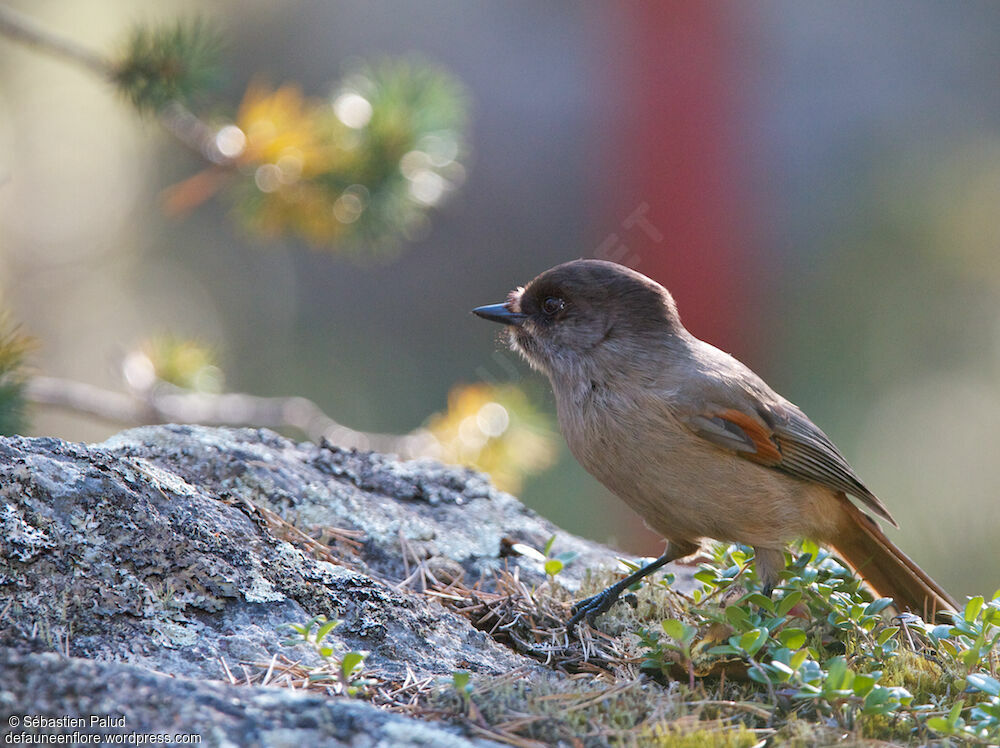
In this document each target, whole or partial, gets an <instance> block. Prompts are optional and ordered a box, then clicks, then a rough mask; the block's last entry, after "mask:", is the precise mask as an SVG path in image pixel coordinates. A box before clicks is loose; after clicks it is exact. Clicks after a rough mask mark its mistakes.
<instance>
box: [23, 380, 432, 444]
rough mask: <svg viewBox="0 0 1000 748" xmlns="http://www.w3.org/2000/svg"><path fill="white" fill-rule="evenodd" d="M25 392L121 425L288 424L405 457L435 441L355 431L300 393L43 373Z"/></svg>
mask: <svg viewBox="0 0 1000 748" xmlns="http://www.w3.org/2000/svg"><path fill="white" fill-rule="evenodd" d="M25 396H26V398H27V400H28V402H31V403H34V404H35V405H41V406H47V407H53V408H61V409H63V410H68V411H71V412H74V413H83V414H86V415H89V416H93V417H95V418H100V419H101V420H104V421H110V422H112V423H116V424H122V425H130V426H139V425H146V424H152V423H199V424H203V425H206V426H257V427H264V428H272V429H289V428H292V429H296V430H298V431H300V432H302V433H303V434H305V436H306V437H307V438H308V439H311V440H314V441H319V440H320V439H322V438H325V439H327V440H329V441H330V442H332V443H334V444H336V445H338V446H342V447H347V448H352V447H353V448H356V449H374V450H376V451H378V452H387V453H393V454H397V455H399V456H400V457H402V458H404V459H410V458H414V457H419V456H422V455H426V454H428V451H429V448H430V446H431V445H432V444H433V441H434V437H433V436H432V435H431V434H430V433H429V432H427V431H425V430H423V429H418V430H416V431H413V432H411V433H410V434H402V435H400V434H373V433H368V432H365V431H357V430H355V429H352V428H350V427H348V426H344V425H343V424H341V423H338V422H337V421H335V420H333V419H332V418H330V416H328V415H327V414H326V413H324V412H323V411H322V410H321V409H320V407H319V406H318V405H316V403H314V402H313V401H312V400H308V399H306V398H304V397H258V396H256V395H248V394H245V393H235V392H234V393H225V394H220V395H213V394H209V393H204V392H189V391H186V390H181V389H179V388H175V387H169V386H167V385H163V384H161V385H159V386H157V387H154V388H153V389H151V390H149V391H148V392H147V393H144V394H143V395H142V396H140V395H136V394H130V393H125V392H113V391H111V390H106V389H104V388H102V387H97V386H95V385H92V384H87V383H85V382H76V381H73V380H71V379H61V378H58V377H45V376H37V377H32V378H31V379H29V380H28V382H27V386H26V388H25Z"/></svg>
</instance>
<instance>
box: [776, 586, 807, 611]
mask: <svg viewBox="0 0 1000 748" xmlns="http://www.w3.org/2000/svg"><path fill="white" fill-rule="evenodd" d="M801 599H802V593H801V592H800V591H799V590H792V591H791V592H789V593H788V594H787V595H785V596H784V597H783V598H781V600H779V601H778V606H777V609H776V612H777V614H778V615H779V616H786V615H788V613H789V611H791V609H792V608H794V607H795V606H796V605H797V604H798V602H799V600H801Z"/></svg>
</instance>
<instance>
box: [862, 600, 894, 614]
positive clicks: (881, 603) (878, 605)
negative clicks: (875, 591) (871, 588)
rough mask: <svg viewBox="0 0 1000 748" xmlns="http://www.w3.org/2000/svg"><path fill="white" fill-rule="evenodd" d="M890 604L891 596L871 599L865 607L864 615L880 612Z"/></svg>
mask: <svg viewBox="0 0 1000 748" xmlns="http://www.w3.org/2000/svg"><path fill="white" fill-rule="evenodd" d="M890 605H892V598H891V597H880V598H879V599H878V600H872V601H871V602H870V603H868V605H867V606H866V607H865V615H866V616H873V615H876V614H877V613H881V612H882V611H883V610H885V609H886V608H888V607H889V606H890Z"/></svg>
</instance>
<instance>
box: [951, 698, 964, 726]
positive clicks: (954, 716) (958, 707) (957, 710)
mask: <svg viewBox="0 0 1000 748" xmlns="http://www.w3.org/2000/svg"><path fill="white" fill-rule="evenodd" d="M963 706H965V699H959V700H958V701H956V702H955V706H953V707H952V708H951V711H950V712H948V723H949V724H952V725H955V724H958V720H959V718H960V717H961V716H962V707H963Z"/></svg>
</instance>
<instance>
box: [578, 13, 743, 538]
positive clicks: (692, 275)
mask: <svg viewBox="0 0 1000 748" xmlns="http://www.w3.org/2000/svg"><path fill="white" fill-rule="evenodd" d="M618 7H619V8H620V12H621V13H622V14H623V17H622V19H621V24H620V26H619V29H620V30H621V33H622V36H621V38H620V39H619V40H618V41H619V43H620V44H621V49H625V50H628V51H627V52H626V53H624V54H623V55H622V56H621V57H620V58H619V60H618V63H619V67H618V68H617V70H616V71H615V72H616V77H617V80H614V81H610V83H611V84H612V85H614V86H615V89H614V91H613V94H614V95H615V96H616V97H617V98H618V100H619V105H620V107H621V109H620V111H621V112H623V113H624V119H620V120H618V121H617V122H616V123H615V124H616V125H617V126H618V127H620V130H619V132H621V133H622V138H621V140H620V142H619V143H618V145H617V148H616V150H615V152H614V153H613V154H612V155H613V160H611V161H610V163H609V164H608V165H607V168H608V169H610V170H611V179H610V182H612V183H613V184H615V185H617V188H616V189H615V190H614V192H613V193H612V194H613V195H614V202H613V203H612V204H611V205H610V206H607V207H610V208H611V209H612V210H614V211H615V213H614V214H612V215H611V216H609V215H608V214H607V213H606V212H605V213H603V215H604V217H605V219H608V218H610V219H611V220H616V219H617V221H621V217H622V216H627V217H628V218H626V219H625V221H624V222H621V228H620V229H619V230H617V231H616V232H615V236H616V237H617V239H616V241H610V240H609V241H608V242H605V243H604V244H603V245H602V246H601V248H600V249H599V251H598V253H597V256H605V257H606V258H607V259H613V260H617V261H620V262H623V263H625V264H627V265H630V266H631V267H634V268H635V269H637V270H639V271H641V272H643V273H645V274H646V275H649V276H650V277H652V278H654V279H656V280H658V281H660V282H661V283H663V284H664V285H665V286H666V287H667V288H669V289H670V291H671V293H673V294H674V297H675V298H676V299H677V303H678V306H679V308H680V312H681V316H682V318H683V319H684V323H685V325H686V326H687V327H688V329H690V330H691V331H692V332H693V333H694V334H695V335H697V336H698V337H700V338H703V339H706V340H708V341H710V342H711V343H713V344H714V345H716V346H718V347H720V348H722V349H723V350H727V351H730V352H732V353H733V354H734V355H736V356H737V357H738V358H744V359H751V360H752V359H753V358H754V357H753V356H752V348H753V342H754V341H755V340H756V339H758V335H757V334H754V330H753V329H752V328H751V324H752V322H753V318H754V317H755V315H753V314H748V313H746V311H745V310H752V309H754V308H755V307H756V304H755V301H756V295H757V288H756V287H755V286H756V283H755V281H756V279H757V277H758V276H757V273H756V272H755V268H754V267H753V265H754V254H753V247H752V245H751V242H752V239H753V236H754V232H753V231H752V230H751V226H750V222H749V219H748V216H749V211H748V210H747V209H746V207H745V206H746V198H747V195H746V190H745V187H744V184H745V179H744V178H745V175H744V174H741V171H742V169H741V160H740V158H739V151H738V150H737V146H738V144H739V143H740V137H741V135H742V132H741V128H742V123H744V122H745V121H746V118H745V116H743V114H742V112H741V111H740V103H741V96H740V89H741V87H742V83H743V81H744V76H743V74H742V71H743V67H744V66H742V65H741V59H740V57H741V55H740V54H739V46H738V45H737V43H736V41H737V39H736V36H735V34H734V30H735V29H737V28H742V27H743V26H744V24H742V20H743V19H742V16H741V15H740V14H741V13H742V12H743V11H741V10H740V8H739V6H738V5H736V4H733V3H723V2H715V1H709V0H678V1H676V2H637V3H627V4H622V5H620V6H618ZM639 526H640V523H639V521H638V519H636V524H635V527H636V533H637V536H641V537H642V538H643V540H641V541H640V542H639V543H637V541H639V537H633V538H632V539H631V542H629V545H630V546H631V545H636V544H641V545H642V546H643V547H647V548H649V549H653V548H658V547H660V545H661V541H660V540H659V539H658V538H657V539H656V541H655V542H656V544H655V545H654V544H653V538H654V536H653V535H652V534H651V533H649V532H648V531H645V530H640V529H639ZM651 552H652V550H651ZM655 552H656V553H659V551H658V550H656V551H655Z"/></svg>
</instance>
